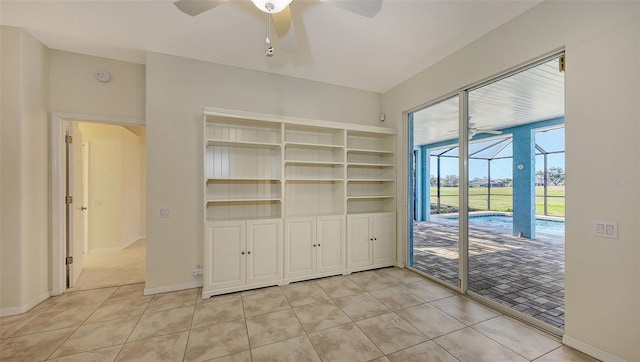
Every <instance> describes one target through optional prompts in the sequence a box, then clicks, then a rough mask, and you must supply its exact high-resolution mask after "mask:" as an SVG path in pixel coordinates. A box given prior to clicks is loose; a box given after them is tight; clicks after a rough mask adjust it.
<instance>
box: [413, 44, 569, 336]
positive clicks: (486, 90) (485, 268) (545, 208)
mask: <svg viewBox="0 0 640 362" xmlns="http://www.w3.org/2000/svg"><path fill="white" fill-rule="evenodd" d="M561 57H562V54H557V55H554V56H551V57H547V58H545V59H543V60H540V61H538V62H535V63H534V64H531V65H529V66H526V67H524V68H521V69H518V70H516V71H514V72H511V73H509V74H507V75H504V76H502V77H499V78H496V79H494V80H491V81H489V82H485V83H483V84H481V85H478V86H476V87H474V88H470V89H465V90H462V91H461V92H460V93H459V94H457V95H455V96H452V97H449V98H446V99H444V100H442V101H440V102H437V103H434V104H432V105H430V106H427V107H425V108H422V109H420V110H417V111H415V112H412V113H410V114H409V125H410V130H409V132H410V136H409V139H410V140H413V142H412V145H411V148H410V155H415V156H414V157H415V158H416V160H410V161H409V165H410V166H413V165H415V166H414V167H413V168H411V169H410V175H409V177H412V175H415V176H413V177H412V185H413V189H414V190H413V191H412V192H411V194H412V195H416V196H415V198H416V199H415V200H412V202H410V203H409V205H410V206H413V208H414V209H413V210H410V215H415V217H413V220H412V222H411V224H410V225H409V228H410V233H409V235H410V236H411V238H410V245H409V249H410V250H411V252H410V253H409V260H408V265H409V266H410V267H412V268H415V269H416V270H418V271H421V272H423V273H425V274H427V275H430V276H432V277H433V278H435V279H437V280H439V281H441V282H442V283H444V284H448V285H450V286H451V287H453V288H456V289H458V290H460V291H461V292H463V293H465V294H468V295H470V296H472V297H475V298H478V299H480V300H481V301H483V302H486V303H487V304H491V305H493V306H495V307H498V308H499V309H502V310H506V311H508V312H509V314H512V315H514V316H516V317H518V318H520V319H523V320H525V321H527V322H530V323H532V324H535V325H538V326H540V327H541V328H544V329H547V330H549V331H551V332H554V333H557V334H561V333H562V330H563V329H564V221H565V220H564V73H562V71H560V70H559V59H560V58H561ZM459 134H465V137H458V135H459ZM410 197H412V196H411V195H410Z"/></svg>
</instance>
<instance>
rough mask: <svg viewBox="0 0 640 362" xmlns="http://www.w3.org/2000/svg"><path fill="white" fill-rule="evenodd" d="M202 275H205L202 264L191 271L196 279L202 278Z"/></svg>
mask: <svg viewBox="0 0 640 362" xmlns="http://www.w3.org/2000/svg"><path fill="white" fill-rule="evenodd" d="M202 274H204V270H203V269H202V265H200V264H198V265H196V267H195V268H193V270H192V271H191V275H193V276H194V277H199V276H202Z"/></svg>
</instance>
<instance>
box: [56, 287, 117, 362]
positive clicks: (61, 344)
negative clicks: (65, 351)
mask: <svg viewBox="0 0 640 362" xmlns="http://www.w3.org/2000/svg"><path fill="white" fill-rule="evenodd" d="M110 288H112V287H110ZM98 289H107V288H96V289H95V290H98ZM118 289H120V287H117V288H115V289H114V290H113V292H112V293H111V294H109V296H108V297H107V298H105V300H104V301H103V302H102V303H101V304H100V305H98V307H97V308H96V309H95V310H94V311H93V313H91V314H89V316H87V318H86V319H85V320H84V321H83V322H82V323H80V324H79V325H78V326H77V327H76V328H75V329H74V330H73V332H71V333H70V334H69V336H68V337H67V338H65V339H64V341H62V343H60V344H59V345H58V346H57V347H56V348H55V349H54V350H53V351H52V352H51V353H49V355H48V356H47V357H46V358H45V361H46V360H48V359H50V358H51V356H52V355H53V354H54V353H56V351H58V349H60V347H62V346H63V345H64V344H65V343H66V342H67V341H68V340H69V339H70V338H71V337H72V336H73V335H74V334H75V333H76V332H77V331H78V329H80V327H82V326H84V325H85V323H86V322H87V321H88V320H89V318H91V316H92V315H94V314H95V312H96V311H97V310H98V309H100V307H102V306H103V305H104V303H106V302H107V300H109V298H111V296H113V294H114V293H115V292H116V291H117V290H118ZM79 292H81V291H77V292H71V293H79ZM67 298H69V297H66V298H65V299H67ZM59 303H60V302H58V303H56V304H59ZM52 308H53V306H52V307H51V308H49V309H47V312H48V311H49V310H51V309H52ZM60 329H64V328H59V329H57V330H60ZM108 347H112V346H108ZM85 352H88V351H85Z"/></svg>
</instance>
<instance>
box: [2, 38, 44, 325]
mask: <svg viewBox="0 0 640 362" xmlns="http://www.w3.org/2000/svg"><path fill="white" fill-rule="evenodd" d="M1 32H2V34H1V36H2V49H1V51H2V53H1V57H2V58H1V60H0V61H1V67H2V70H1V73H0V75H1V77H2V111H1V112H2V113H1V115H2V123H1V126H0V129H1V131H0V134H1V142H0V145H1V146H0V147H1V156H0V162H1V169H2V175H1V183H0V185H1V191H0V194H1V199H2V206H1V210H0V213H1V217H0V220H1V227H0V230H1V231H0V233H1V235H0V236H1V239H0V263H1V264H2V265H1V269H0V273H1V274H2V275H1V277H0V278H1V283H2V287H1V290H0V315H5V314H15V313H18V312H24V311H26V309H28V308H30V307H32V306H33V305H34V304H35V303H37V302H39V301H41V300H42V299H43V298H46V297H47V296H48V295H49V182H48V181H49V169H48V168H49V166H48V151H49V148H48V147H49V142H48V130H49V128H48V117H47V111H48V84H47V79H48V74H47V72H48V70H47V49H46V48H45V47H44V46H43V45H42V44H41V43H40V42H39V41H37V40H36V39H35V38H34V37H32V36H31V35H29V34H28V33H26V32H25V31H23V30H22V29H16V28H11V27H4V26H3V27H1Z"/></svg>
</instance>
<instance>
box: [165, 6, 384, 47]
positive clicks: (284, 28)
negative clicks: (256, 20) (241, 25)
mask: <svg viewBox="0 0 640 362" xmlns="http://www.w3.org/2000/svg"><path fill="white" fill-rule="evenodd" d="M292 1H293V0H251V2H252V3H253V4H254V5H255V6H256V7H257V8H258V9H260V10H261V11H263V12H265V13H267V38H266V44H267V49H266V55H267V56H268V57H271V56H273V54H274V48H273V47H272V46H271V34H270V33H271V22H272V21H273V25H274V27H275V31H276V34H277V35H278V39H279V41H280V45H281V46H282V50H283V51H284V52H285V53H290V52H293V51H295V50H297V49H298V35H297V34H296V29H295V28H294V26H293V21H292V18H291V10H290V8H289V5H290V4H291V2H292ZM318 1H320V2H323V3H326V4H329V5H333V6H336V7H339V8H342V9H344V10H347V11H350V12H352V13H355V14H359V15H362V16H366V17H368V18H373V17H374V16H376V14H378V12H379V11H380V9H381V8H382V0H318ZM228 2H233V1H232V0H178V1H175V2H174V3H173V4H174V5H175V6H176V7H177V8H178V9H180V11H182V12H183V13H185V14H189V15H191V16H196V15H199V14H202V13H204V12H205V11H208V10H211V9H213V8H215V7H217V6H219V5H222V4H224V3H228Z"/></svg>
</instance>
